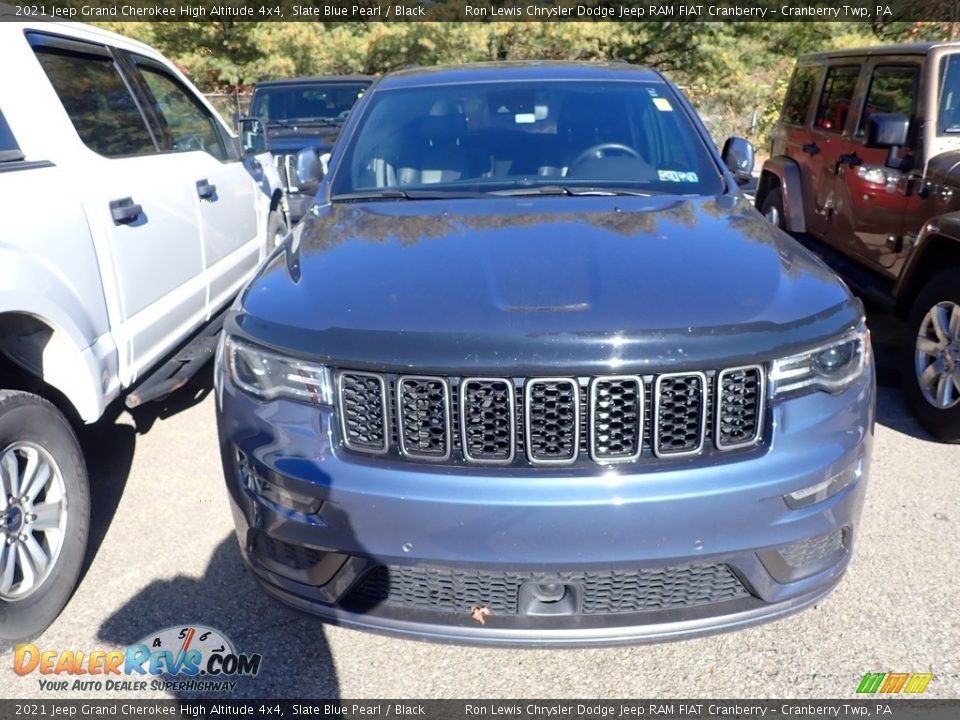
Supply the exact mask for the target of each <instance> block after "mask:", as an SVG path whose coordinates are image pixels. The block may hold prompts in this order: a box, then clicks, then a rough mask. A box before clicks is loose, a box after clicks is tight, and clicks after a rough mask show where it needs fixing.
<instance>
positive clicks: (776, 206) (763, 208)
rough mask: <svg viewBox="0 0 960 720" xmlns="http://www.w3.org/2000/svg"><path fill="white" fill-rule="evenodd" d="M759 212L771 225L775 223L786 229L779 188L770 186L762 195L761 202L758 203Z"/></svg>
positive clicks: (781, 194)
mask: <svg viewBox="0 0 960 720" xmlns="http://www.w3.org/2000/svg"><path fill="white" fill-rule="evenodd" d="M760 214H761V215H763V216H764V217H765V218H766V219H767V222H768V223H770V224H771V225H776V226H777V227H778V228H780V229H781V230H786V229H787V228H786V224H785V222H784V215H783V193H782V192H781V190H780V188H778V187H776V188H772V189H771V190H770V191H769V192H767V194H766V195H764V196H763V202H762V203H761V205H760Z"/></svg>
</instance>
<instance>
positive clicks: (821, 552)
mask: <svg viewBox="0 0 960 720" xmlns="http://www.w3.org/2000/svg"><path fill="white" fill-rule="evenodd" d="M842 545H843V530H840V529H837V530H834V531H832V532H828V533H826V534H825V535H817V536H816V537H812V538H809V539H808V540H801V541H800V542H796V543H793V544H792V545H786V546H784V547H782V548H780V555H781V556H782V557H783V559H784V560H785V561H786V562H787V564H788V565H790V567H803V566H804V565H806V564H807V563H812V562H816V561H817V560H822V559H823V558H825V557H826V556H827V555H829V554H830V553H832V552H834V551H835V550H837V549H839V548H840V547H842Z"/></svg>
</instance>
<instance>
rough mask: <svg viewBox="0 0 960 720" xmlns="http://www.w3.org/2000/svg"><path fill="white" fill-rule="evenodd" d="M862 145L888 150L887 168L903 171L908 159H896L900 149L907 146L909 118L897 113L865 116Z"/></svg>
mask: <svg viewBox="0 0 960 720" xmlns="http://www.w3.org/2000/svg"><path fill="white" fill-rule="evenodd" d="M863 134H864V143H865V144H866V146H867V147H870V148H889V150H888V152H887V167H889V168H893V169H894V170H900V169H904V168H905V166H906V165H907V163H908V158H901V157H898V156H897V154H898V153H899V152H900V148H901V147H903V146H904V145H906V144H907V137H908V136H909V134H910V118H908V117H907V116H906V115H900V114H898V113H873V114H872V115H868V116H867V122H866V123H865V124H864V128H863Z"/></svg>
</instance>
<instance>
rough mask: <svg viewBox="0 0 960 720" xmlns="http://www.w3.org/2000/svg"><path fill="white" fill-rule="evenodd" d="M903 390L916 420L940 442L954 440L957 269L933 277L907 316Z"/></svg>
mask: <svg viewBox="0 0 960 720" xmlns="http://www.w3.org/2000/svg"><path fill="white" fill-rule="evenodd" d="M909 329H910V334H909V337H908V338H907V341H906V343H905V348H904V354H903V375H904V378H903V380H904V391H905V393H906V398H907V402H908V403H909V405H910V407H911V409H912V410H913V412H914V415H915V416H916V418H917V420H919V421H920V424H921V425H922V426H923V427H924V429H925V430H927V432H929V433H930V434H931V435H933V436H934V437H935V438H937V439H938V440H940V441H943V442H951V443H955V442H960V269H958V268H952V269H949V270H945V271H944V272H942V273H940V274H939V275H936V276H934V278H933V279H932V280H930V281H929V282H928V283H927V284H926V286H924V288H923V290H921V291H920V294H919V295H918V296H917V299H916V301H914V303H913V307H912V308H911V310H910V316H909Z"/></svg>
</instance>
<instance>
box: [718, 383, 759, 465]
mask: <svg viewBox="0 0 960 720" xmlns="http://www.w3.org/2000/svg"><path fill="white" fill-rule="evenodd" d="M718 392H719V408H718V410H717V445H718V446H720V447H723V446H729V445H740V444H742V443H749V442H752V441H753V440H754V439H755V438H756V437H757V431H758V429H759V427H760V412H761V399H762V384H761V373H760V368H756V367H753V368H738V369H735V370H725V371H724V372H723V373H721V374H720V378H719V381H718Z"/></svg>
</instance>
